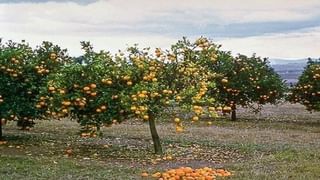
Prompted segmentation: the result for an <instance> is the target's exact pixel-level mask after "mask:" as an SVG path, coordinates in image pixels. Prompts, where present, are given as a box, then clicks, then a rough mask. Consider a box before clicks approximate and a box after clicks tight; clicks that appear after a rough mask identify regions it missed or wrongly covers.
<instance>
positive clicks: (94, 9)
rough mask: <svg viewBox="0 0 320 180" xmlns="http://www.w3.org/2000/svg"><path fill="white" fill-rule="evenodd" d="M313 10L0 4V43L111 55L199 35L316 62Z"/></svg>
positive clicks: (252, 1)
mask: <svg viewBox="0 0 320 180" xmlns="http://www.w3.org/2000/svg"><path fill="white" fill-rule="evenodd" d="M319 9H320V1H319V0H223V1H221V0H161V1H152V0H0V38H2V39H3V41H6V40H14V41H21V40H26V41H27V42H29V43H30V44H31V45H32V46H36V45H39V44H41V42H42V41H43V40H46V41H52V42H54V43H57V44H59V45H60V46H62V47H64V48H67V49H68V50H69V53H70V55H74V56H77V55H80V54H81V53H82V51H81V48H80V41H91V42H92V44H93V45H94V47H95V49H96V50H100V49H104V50H108V51H111V52H116V51H117V50H118V49H121V50H124V49H125V48H126V47H128V46H130V45H133V44H135V43H137V44H139V46H140V47H151V48H156V47H160V48H169V47H170V45H171V44H174V43H175V42H177V41H178V40H179V39H181V38H182V37H184V36H186V37H188V38H189V39H191V40H194V39H196V38H198V37H200V36H205V37H207V38H209V39H212V40H213V41H214V42H216V43H217V44H221V45H222V49H223V50H228V51H232V53H233V54H238V53H241V54H245V55H252V54H253V53H256V54H257V55H258V56H262V57H269V58H271V59H275V58H281V59H301V58H307V57H312V58H319V57H320V11H319Z"/></svg>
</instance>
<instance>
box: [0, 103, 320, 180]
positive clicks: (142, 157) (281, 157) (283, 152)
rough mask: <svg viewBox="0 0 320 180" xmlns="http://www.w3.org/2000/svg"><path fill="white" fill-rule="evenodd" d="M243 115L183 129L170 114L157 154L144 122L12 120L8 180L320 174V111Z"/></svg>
mask: <svg viewBox="0 0 320 180" xmlns="http://www.w3.org/2000/svg"><path fill="white" fill-rule="evenodd" d="M238 115H239V121H237V122H231V121H227V120H225V119H223V118H221V119H217V120H215V121H214V122H213V125H212V126H207V125H206V123H205V122H203V123H201V122H200V123H197V124H191V123H187V129H186V131H185V132H184V133H181V134H176V133H175V129H174V125H173V124H172V123H169V122H168V121H166V122H164V123H160V124H158V131H159V134H160V136H161V138H162V142H163V146H164V147H163V148H164V150H165V152H166V155H164V156H163V157H159V156H155V155H154V154H153V153H152V142H151V139H150V134H149V129H148V126H147V124H144V123H142V122H127V123H124V124H121V125H116V126H113V127H111V128H106V129H104V130H103V133H104V134H103V136H102V137H99V138H80V137H79V135H78V130H79V126H78V125H77V123H75V122H72V121H68V120H63V121H39V122H37V125H36V127H35V128H34V129H33V130H31V131H20V130H17V128H16V126H15V124H13V123H12V124H8V125H7V126H5V128H4V133H5V138H6V140H7V141H8V142H7V144H3V145H0V179H6V180H7V179H8V180H10V179H63V180H65V179H120V180H121V179H141V178H140V173H141V172H142V171H147V172H149V173H153V172H156V171H161V170H165V169H168V168H173V167H180V166H191V167H194V168H197V167H203V166H210V167H215V168H225V169H227V170H230V171H232V172H233V174H234V175H233V176H232V177H230V178H229V179H308V180H309V179H320V113H313V114H310V113H308V112H306V111H304V108H303V107H302V106H299V105H288V104H284V105H280V106H266V107H265V108H264V110H263V112H262V113H260V114H254V113H252V112H250V111H247V110H245V109H241V110H239V114H238ZM160 120H161V119H160ZM67 149H72V155H71V156H67V155H66V150H67ZM170 156H171V157H172V160H165V159H166V158H168V157H170Z"/></svg>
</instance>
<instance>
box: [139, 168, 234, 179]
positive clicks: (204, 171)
mask: <svg viewBox="0 0 320 180" xmlns="http://www.w3.org/2000/svg"><path fill="white" fill-rule="evenodd" d="M141 176H142V177H149V174H148V173H147V172H143V173H141ZM217 176H220V177H227V176H231V173H230V172H229V171H227V170H224V169H213V168H209V167H204V168H199V169H192V168H191V167H180V168H177V169H170V170H167V171H165V172H163V173H161V172H156V173H154V174H152V175H151V177H153V178H157V179H158V180H214V179H215V178H216V177H217Z"/></svg>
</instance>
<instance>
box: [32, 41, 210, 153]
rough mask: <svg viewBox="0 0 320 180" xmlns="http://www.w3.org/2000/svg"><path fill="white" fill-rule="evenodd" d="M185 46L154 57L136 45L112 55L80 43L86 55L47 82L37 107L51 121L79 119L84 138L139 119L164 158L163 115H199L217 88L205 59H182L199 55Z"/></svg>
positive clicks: (179, 127)
mask: <svg viewBox="0 0 320 180" xmlns="http://www.w3.org/2000/svg"><path fill="white" fill-rule="evenodd" d="M181 43H182V42H179V43H177V44H176V45H175V46H173V47H172V50H171V51H161V50H160V49H156V50H155V52H154V53H150V50H149V49H148V48H145V49H142V50H141V49H139V48H137V47H136V46H134V47H130V48H128V50H127V51H126V52H125V53H123V52H120V53H118V54H117V55H116V56H111V55H110V54H109V53H107V52H103V51H100V52H95V51H93V48H92V46H91V45H90V44H89V43H85V42H82V46H83V49H84V50H85V54H84V55H83V56H81V57H79V58H77V59H76V60H75V62H74V63H72V64H70V65H68V66H64V67H63V68H61V69H60V71H59V72H58V73H56V74H52V76H50V77H49V81H48V83H47V87H46V88H43V89H42V93H41V95H40V96H39V99H38V104H45V105H46V106H43V111H47V112H48V113H50V114H51V115H52V116H55V117H66V116H69V117H71V118H73V119H76V120H78V121H79V123H80V124H81V125H82V126H83V127H84V131H86V132H84V133H82V136H96V133H97V132H99V129H100V127H101V126H102V125H106V126H108V125H110V124H113V123H117V122H121V121H122V120H124V119H126V118H130V117H138V118H140V119H142V120H144V121H147V122H148V123H149V127H150V132H151V136H152V140H153V142H154V149H155V153H157V154H162V147H161V143H160V138H159V135H158V133H157V130H156V125H155V120H156V119H158V120H159V119H160V118H158V117H159V114H160V113H162V112H163V111H165V110H168V109H172V108H177V107H180V106H184V107H185V108H190V107H196V108H195V109H196V110H195V111H196V112H197V113H198V114H200V113H199V112H201V111H202V110H200V109H201V108H200V106H192V104H195V103H200V101H201V100H202V99H203V97H205V94H206V92H207V90H208V87H209V85H208V84H210V86H212V84H213V83H210V82H209V80H210V78H211V76H210V75H209V74H207V72H208V71H205V69H203V67H202V66H200V65H201V63H199V62H200V61H206V60H207V58H202V57H201V56H200V55H196V56H194V57H193V58H185V56H181V53H184V52H188V53H190V54H193V53H198V54H200V53H201V51H198V52H196V51H193V49H189V50H186V49H184V48H182V46H180V44H181ZM200 57H201V58H200ZM173 76H174V79H172V78H173ZM211 112H213V110H212V109H211ZM194 119H196V118H194ZM175 122H176V124H177V127H176V130H177V131H178V132H181V131H182V130H183V126H182V122H180V119H179V118H175Z"/></svg>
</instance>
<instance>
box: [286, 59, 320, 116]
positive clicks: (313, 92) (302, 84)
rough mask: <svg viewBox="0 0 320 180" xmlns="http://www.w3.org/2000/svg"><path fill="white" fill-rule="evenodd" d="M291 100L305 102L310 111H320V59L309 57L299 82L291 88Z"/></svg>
mask: <svg viewBox="0 0 320 180" xmlns="http://www.w3.org/2000/svg"><path fill="white" fill-rule="evenodd" d="M289 100H290V101H291V102H293V103H301V104H303V105H304V106H306V108H307V110H308V111H312V110H314V111H320V59H319V60H312V59H309V61H308V64H307V66H306V67H305V69H304V71H303V73H302V75H301V76H300V77H299V81H298V83H297V84H296V85H295V86H294V87H293V88H292V89H291V95H290V97H289Z"/></svg>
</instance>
